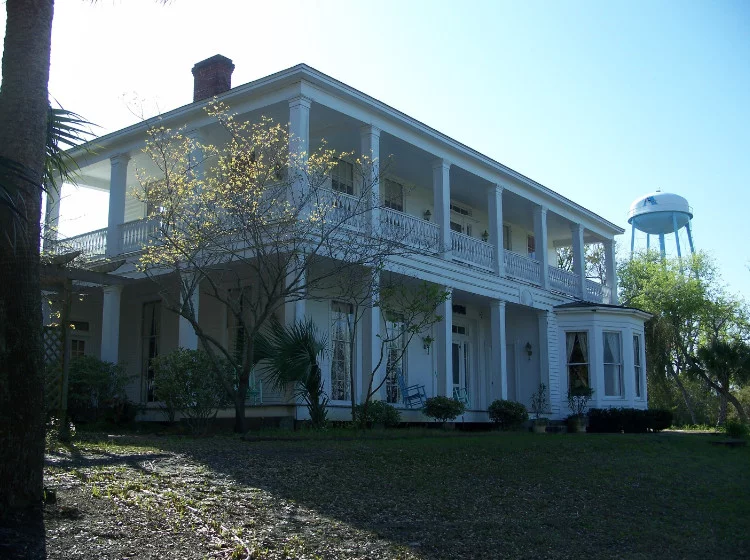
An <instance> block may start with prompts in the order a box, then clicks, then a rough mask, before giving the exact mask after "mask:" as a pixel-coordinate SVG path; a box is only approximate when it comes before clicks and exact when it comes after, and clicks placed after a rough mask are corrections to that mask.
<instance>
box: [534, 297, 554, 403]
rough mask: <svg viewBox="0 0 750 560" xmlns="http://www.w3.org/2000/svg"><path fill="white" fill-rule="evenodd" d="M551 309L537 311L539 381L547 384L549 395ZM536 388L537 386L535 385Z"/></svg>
mask: <svg viewBox="0 0 750 560" xmlns="http://www.w3.org/2000/svg"><path fill="white" fill-rule="evenodd" d="M551 313H552V312H551V311H537V327H538V332H539V349H538V352H539V370H540V371H539V382H540V383H544V384H545V385H546V386H547V397H549V387H550V381H549V378H550V340H549V336H550V333H549V320H550V317H549V316H550V315H551ZM534 390H536V387H534Z"/></svg>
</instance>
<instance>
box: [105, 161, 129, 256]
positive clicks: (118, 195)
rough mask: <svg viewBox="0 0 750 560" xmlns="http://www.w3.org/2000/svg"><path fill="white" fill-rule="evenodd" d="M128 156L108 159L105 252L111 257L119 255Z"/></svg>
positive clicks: (126, 187)
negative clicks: (107, 209) (108, 177)
mask: <svg viewBox="0 0 750 560" xmlns="http://www.w3.org/2000/svg"><path fill="white" fill-rule="evenodd" d="M129 160H130V156H129V155H128V154H119V155H116V156H112V157H111V158H109V162H110V181H109V214H108V216H107V250H106V255H107V256H108V257H112V256H115V255H118V254H119V253H120V224H122V223H124V222H125V195H126V193H127V189H128V184H127V183H128V161H129Z"/></svg>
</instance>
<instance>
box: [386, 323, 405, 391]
mask: <svg viewBox="0 0 750 560" xmlns="http://www.w3.org/2000/svg"><path fill="white" fill-rule="evenodd" d="M385 329H386V337H387V340H388V344H387V347H386V363H385V401H386V402H389V403H399V402H401V397H402V395H401V387H400V383H399V378H400V379H401V383H403V384H404V385H406V371H405V370H404V364H405V363H406V361H405V357H406V348H405V343H406V340H405V333H404V322H403V317H399V316H393V317H389V318H388V319H386V322H385Z"/></svg>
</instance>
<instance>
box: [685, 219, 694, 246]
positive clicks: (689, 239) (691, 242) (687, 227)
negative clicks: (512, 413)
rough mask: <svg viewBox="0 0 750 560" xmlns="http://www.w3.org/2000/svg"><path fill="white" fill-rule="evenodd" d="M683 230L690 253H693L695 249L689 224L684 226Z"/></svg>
mask: <svg viewBox="0 0 750 560" xmlns="http://www.w3.org/2000/svg"><path fill="white" fill-rule="evenodd" d="M685 228H686V229H687V234H688V243H689V244H690V252H691V253H695V249H693V228H692V227H691V226H690V222H689V221H688V223H687V224H686V225H685Z"/></svg>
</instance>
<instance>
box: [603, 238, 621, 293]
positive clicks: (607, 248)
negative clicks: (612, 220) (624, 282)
mask: <svg viewBox="0 0 750 560" xmlns="http://www.w3.org/2000/svg"><path fill="white" fill-rule="evenodd" d="M604 268H605V270H606V274H607V286H608V287H609V289H610V292H611V293H610V296H609V301H605V302H604V303H611V304H612V305H617V301H618V300H617V270H616V261H615V241H614V239H607V240H606V241H605V242H604Z"/></svg>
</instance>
